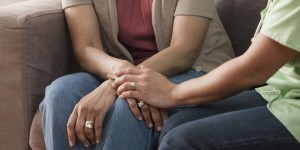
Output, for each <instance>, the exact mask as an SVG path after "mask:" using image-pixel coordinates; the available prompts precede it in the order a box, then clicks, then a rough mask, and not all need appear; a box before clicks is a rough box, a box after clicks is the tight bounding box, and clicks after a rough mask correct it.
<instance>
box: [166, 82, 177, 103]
mask: <svg viewBox="0 0 300 150" xmlns="http://www.w3.org/2000/svg"><path fill="white" fill-rule="evenodd" d="M178 93H179V92H178V85H177V84H172V85H171V90H170V91H169V92H168V95H167V98H166V99H167V101H168V103H169V105H170V106H171V108H172V107H176V106H178V105H179V104H178V102H179V94H178Z"/></svg>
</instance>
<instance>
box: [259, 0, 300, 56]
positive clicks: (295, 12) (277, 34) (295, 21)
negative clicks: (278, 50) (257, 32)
mask: <svg viewBox="0 0 300 150" xmlns="http://www.w3.org/2000/svg"><path fill="white" fill-rule="evenodd" d="M299 16H300V1H299V0H273V4H272V5H271V6H270V7H269V14H268V15H267V16H266V18H265V21H264V23H263V27H262V33H264V34H265V35H267V36H268V37H270V38H272V39H273V40H275V41H277V42H279V43H281V44H282V45H285V46H287V47H289V48H292V49H294V50H297V51H300V43H299V42H298V39H300V19H299Z"/></svg>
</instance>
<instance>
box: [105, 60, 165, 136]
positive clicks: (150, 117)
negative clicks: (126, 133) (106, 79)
mask: <svg viewBox="0 0 300 150" xmlns="http://www.w3.org/2000/svg"><path fill="white" fill-rule="evenodd" d="M121 61H122V62H121V63H119V64H120V65H119V66H117V67H114V68H112V71H111V74H110V75H109V76H110V77H111V78H113V79H116V78H118V77H117V76H116V75H115V72H119V71H120V70H123V69H137V67H136V66H134V65H133V64H131V63H130V62H128V61H126V60H121ZM115 88H117V87H115ZM126 100H127V102H128V105H129V107H130V109H131V111H132V113H133V115H134V116H135V117H136V118H137V119H138V120H143V118H144V120H145V123H146V125H147V127H148V128H152V127H153V124H154V127H155V129H156V130H157V131H160V130H161V127H162V124H163V122H164V120H165V119H167V118H168V116H167V114H166V112H165V111H161V110H159V109H157V108H155V107H152V106H149V105H147V104H145V105H144V106H143V107H140V108H139V107H138V105H137V101H136V100H135V99H133V98H126Z"/></svg>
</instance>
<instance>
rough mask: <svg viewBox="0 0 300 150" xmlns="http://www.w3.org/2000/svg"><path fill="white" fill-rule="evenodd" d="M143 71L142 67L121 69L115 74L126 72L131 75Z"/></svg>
mask: <svg viewBox="0 0 300 150" xmlns="http://www.w3.org/2000/svg"><path fill="white" fill-rule="evenodd" d="M140 73H141V71H140V69H137V68H129V69H120V70H117V71H115V72H114V73H113V74H114V75H115V76H118V77H120V76H123V75H125V74H131V75H139V74H140Z"/></svg>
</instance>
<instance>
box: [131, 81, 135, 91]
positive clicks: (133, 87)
mask: <svg viewBox="0 0 300 150" xmlns="http://www.w3.org/2000/svg"><path fill="white" fill-rule="evenodd" d="M130 90H136V83H135V82H130Z"/></svg>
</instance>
